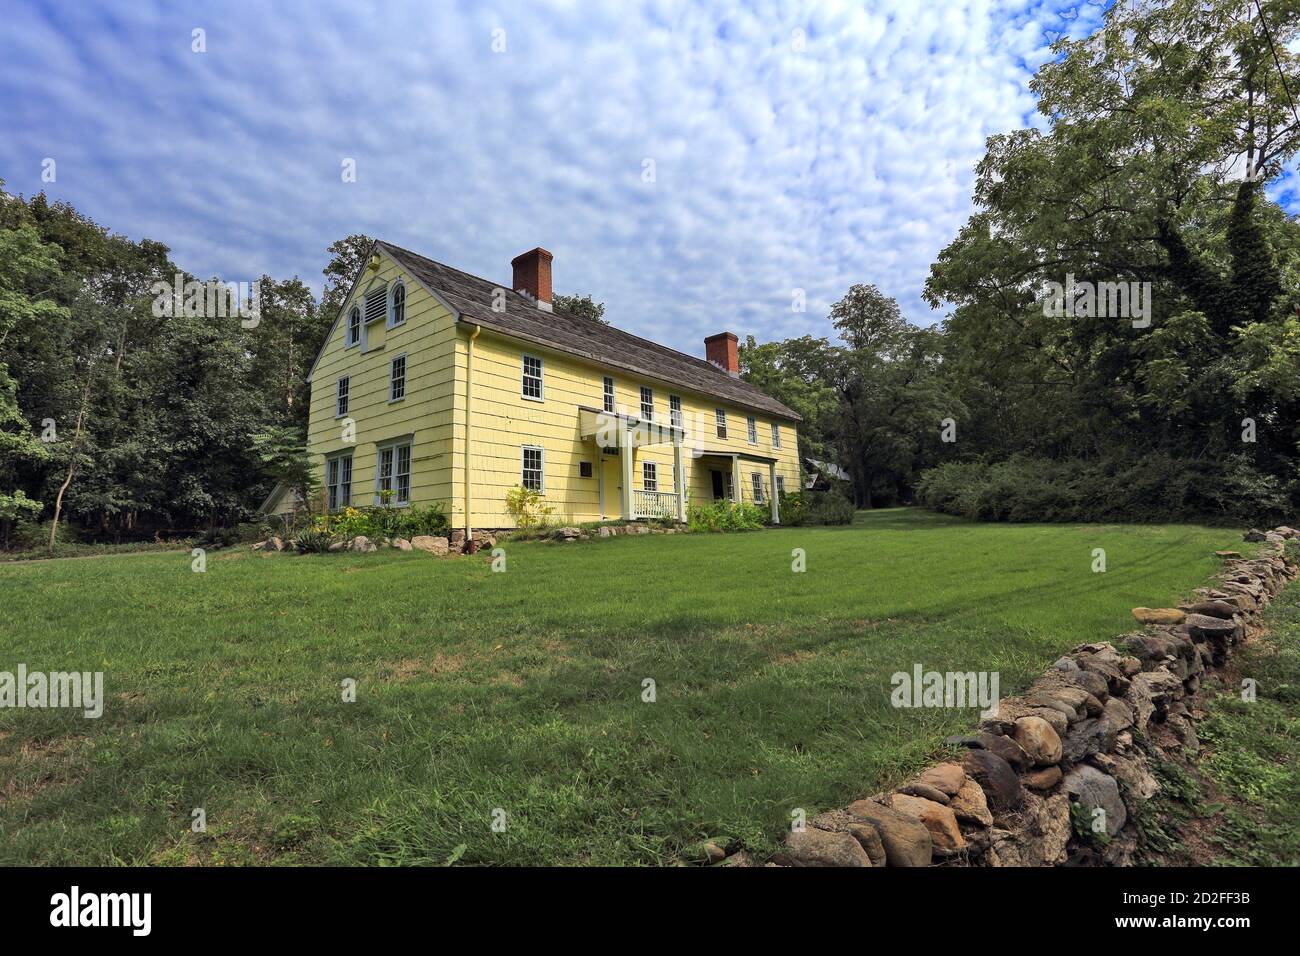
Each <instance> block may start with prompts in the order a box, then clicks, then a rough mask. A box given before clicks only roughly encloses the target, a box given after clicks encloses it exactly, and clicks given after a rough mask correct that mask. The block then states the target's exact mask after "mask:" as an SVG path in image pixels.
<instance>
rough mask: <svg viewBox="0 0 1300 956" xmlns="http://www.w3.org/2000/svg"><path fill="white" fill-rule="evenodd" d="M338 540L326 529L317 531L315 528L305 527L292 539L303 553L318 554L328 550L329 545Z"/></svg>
mask: <svg viewBox="0 0 1300 956" xmlns="http://www.w3.org/2000/svg"><path fill="white" fill-rule="evenodd" d="M337 540H339V539H338V538H336V537H335V536H334V535H332V534H330V533H329V532H328V531H318V530H316V529H315V528H307V529H305V530H303V531H300V532H298V537H297V538H295V539H294V541H295V543H296V545H297V548H298V550H299V551H301V552H302V553H303V554H320V553H321V552H324V551H328V550H329V549H330V545H331V544H333V543H334V542H335V541H337Z"/></svg>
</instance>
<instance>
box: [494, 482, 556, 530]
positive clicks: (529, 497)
mask: <svg viewBox="0 0 1300 956" xmlns="http://www.w3.org/2000/svg"><path fill="white" fill-rule="evenodd" d="M506 510H507V511H509V512H510V514H511V516H512V517H513V518H514V519H515V526H516V527H517V528H519V530H521V531H526V530H528V529H530V528H540V527H545V526H546V525H547V524H548V523H549V521H550V517H551V515H552V514H554V512H555V509H554V508H553V507H551V506H550V505H547V504H543V499H542V493H541V492H540V491H533V490H531V489H529V488H525V487H524V486H523V485H515V487H513V488H511V489H510V490H509V491H507V492H506Z"/></svg>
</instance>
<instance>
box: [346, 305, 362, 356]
mask: <svg viewBox="0 0 1300 956" xmlns="http://www.w3.org/2000/svg"><path fill="white" fill-rule="evenodd" d="M360 341H361V310H360V309H359V308H357V307H356V306H355V305H354V306H353V307H352V311H351V312H349V313H348V340H347V344H348V345H350V346H351V345H356V344H357V343H358V342H360Z"/></svg>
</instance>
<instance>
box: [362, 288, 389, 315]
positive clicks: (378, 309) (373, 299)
mask: <svg viewBox="0 0 1300 956" xmlns="http://www.w3.org/2000/svg"><path fill="white" fill-rule="evenodd" d="M384 300H385V296H384V290H383V289H376V290H375V291H373V292H370V293H367V295H366V321H367V322H373V321H375V319H382V318H383V317H384V306H385V301H384Z"/></svg>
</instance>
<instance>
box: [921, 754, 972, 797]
mask: <svg viewBox="0 0 1300 956" xmlns="http://www.w3.org/2000/svg"><path fill="white" fill-rule="evenodd" d="M916 782H917V783H923V784H925V785H926V786H930V787H934V788H935V789H936V790H942V791H943V792H944V793H946V794H947V795H948V796H950V797H951V796H952V795H953V794H955V793H957V792H958V791H960V790H961V788H962V785H963V784H965V783H966V771H965V770H963V769H962V768H961V765H960V764H955V763H951V762H948V763H939V764H935V765H934V766H933V767H928V768H926V769H925V770H924V771H923V772H922V773H921V774H920V775H919V776H918V777H917V778H916Z"/></svg>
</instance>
